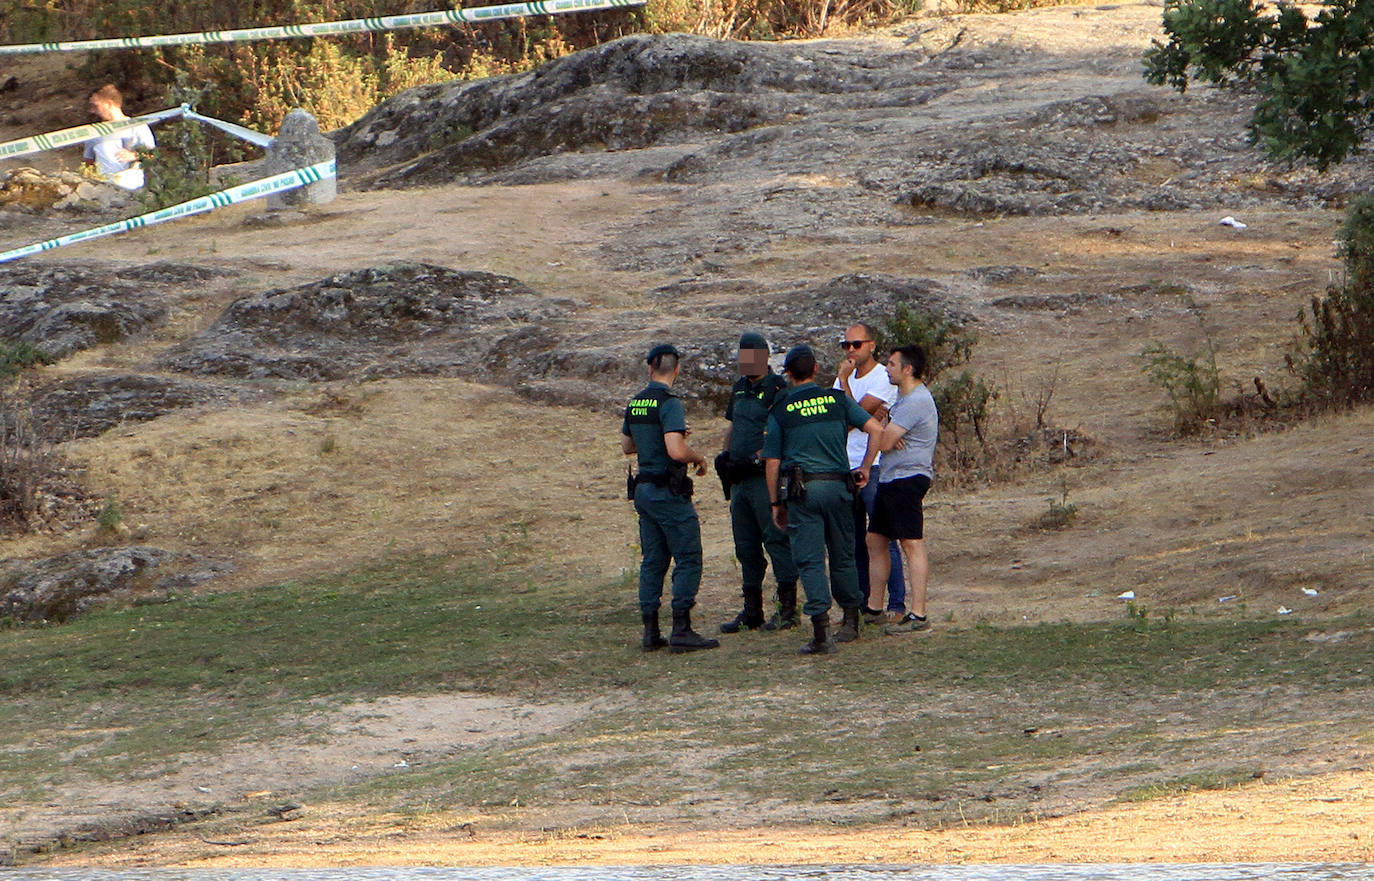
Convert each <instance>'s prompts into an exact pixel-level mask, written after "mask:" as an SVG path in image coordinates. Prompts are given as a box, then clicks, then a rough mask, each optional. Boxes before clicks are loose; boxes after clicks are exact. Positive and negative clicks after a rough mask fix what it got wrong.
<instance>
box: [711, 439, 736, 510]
mask: <svg viewBox="0 0 1374 881" xmlns="http://www.w3.org/2000/svg"><path fill="white" fill-rule="evenodd" d="M730 462H731V459H730V451H729V450H725V451H723V452H721V453H720V455H718V456H716V458H715V462H714V464H715V466H716V476H717V477H719V478H720V491H721V492H722V493H724V494H725V501H727V502H728V501H730V487H732V486H734V485H735V482H736V481H735V480H734V476H733V475H734V472H733V470H732V469H731V468H730Z"/></svg>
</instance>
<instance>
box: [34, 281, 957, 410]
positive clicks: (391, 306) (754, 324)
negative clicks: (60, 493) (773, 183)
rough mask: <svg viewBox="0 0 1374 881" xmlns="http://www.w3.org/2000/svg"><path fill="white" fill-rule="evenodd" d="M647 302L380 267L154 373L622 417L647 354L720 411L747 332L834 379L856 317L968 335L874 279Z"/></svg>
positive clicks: (920, 291)
mask: <svg viewBox="0 0 1374 881" xmlns="http://www.w3.org/2000/svg"><path fill="white" fill-rule="evenodd" d="M650 299H651V300H652V301H654V303H655V304H656V305H655V306H654V308H652V309H651V310H631V311H622V312H619V313H617V314H615V315H613V316H607V315H600V314H596V313H594V312H590V311H588V310H585V309H582V310H579V307H578V304H576V303H573V302H572V301H569V300H563V299H557V298H550V297H545V296H542V295H540V294H539V293H538V292H536V291H534V290H532V289H530V288H528V287H526V286H525V285H523V284H521V283H520V282H519V281H517V280H516V279H513V278H508V277H505V276H498V275H492V274H490V273H486V272H471V271H461V270H455V269H448V268H445V267H441V266H433V265H428V264H419V263H402V264H396V265H392V266H378V267H373V268H371V269H365V270H359V271H356V272H350V273H345V274H343V275H338V276H333V277H330V278H326V279H322V280H320V281H318V282H313V283H310V284H306V285H301V286H300V287H296V288H291V289H289V290H279V291H269V292H267V293H263V294H258V295H255V296H251V297H246V298H244V299H241V300H239V301H237V302H235V303H234V304H232V305H231V306H230V307H229V308H228V309H227V310H226V311H225V313H224V314H223V315H222V316H221V317H220V318H219V319H218V320H217V321H215V323H214V324H212V325H211V326H210V327H208V328H206V329H205V330H204V331H202V332H201V333H200V334H198V335H196V336H195V337H193V338H192V339H190V340H188V341H186V342H185V343H183V344H180V345H178V346H175V347H173V348H172V349H170V350H168V351H167V352H166V353H165V354H164V355H163V356H162V358H161V359H160V364H161V366H163V367H166V368H169V369H173V370H178V371H185V372H190V373H198V374H203V375H218V376H235V377H246V378H254V379H266V378H277V379H292V380H307V381H328V380H344V379H353V380H361V379H369V378H376V377H383V376H404V375H417V374H427V375H441V376H459V377H463V378H466V379H471V380H474V381H480V382H495V383H499V384H502V385H506V386H509V387H511V388H514V389H516V390H517V391H519V392H520V393H522V394H524V395H527V396H529V397H531V398H534V399H536V400H540V401H544V402H548V403H555V404H563V405H570V406H583V407H593V408H598V409H606V408H617V407H619V406H620V405H621V404H623V400H622V398H623V397H624V394H625V390H626V389H627V388H629V387H631V386H634V385H635V384H637V383H639V382H641V381H642V380H643V379H644V354H645V352H647V351H648V349H649V348H650V346H652V345H653V344H655V343H659V342H665V341H671V342H673V343H675V344H676V345H677V346H678V348H679V349H681V350H682V351H683V352H684V354H685V355H686V356H687V357H686V359H685V361H684V364H683V370H684V377H685V378H686V380H687V381H685V382H684V383H683V388H684V394H685V395H687V396H688V397H690V398H692V399H697V400H702V401H705V402H707V403H709V404H711V405H713V406H718V407H723V406H724V402H725V398H726V395H727V394H728V391H729V388H730V386H731V384H733V382H734V381H735V378H736V376H737V368H736V364H735V355H736V343H737V341H738V339H739V334H740V332H741V330H743V329H754V330H761V331H763V332H764V333H765V334H766V335H767V336H768V337H769V338H770V339H771V340H772V341H773V343H774V348H775V355H777V356H778V357H779V359H780V357H781V354H782V352H783V351H784V350H785V349H786V348H787V347H788V346H791V345H793V344H795V343H798V342H809V343H813V344H816V345H817V346H818V347H819V349H820V353H819V354H820V359H821V363H822V366H823V367H826V368H827V369H829V368H833V366H834V364H835V363H837V362H838V360H839V354H840V353H839V350H838V349H837V348H836V347H835V346H834V345H833V343H834V341H835V340H836V339H838V338H839V335H840V333H841V332H842V331H843V330H844V328H845V326H847V325H848V323H849V322H851V321H853V320H854V318H855V316H861V315H862V316H876V315H886V314H891V312H892V310H893V308H894V307H895V306H896V305H897V304H908V305H911V306H912V307H914V308H916V309H918V310H920V311H934V312H938V313H941V314H947V315H951V316H953V317H956V318H959V319H960V320H972V318H971V316H968V315H965V314H964V313H962V312H959V311H958V310H956V309H955V308H954V306H953V305H952V302H953V301H952V299H951V298H950V297H949V296H948V295H947V292H946V291H945V289H944V287H943V286H942V285H940V284H938V283H936V282H933V281H930V280H928V279H919V278H902V277H898V276H889V275H881V274H851V275H845V276H840V277H838V278H835V279H831V280H830V281H827V282H824V283H821V284H818V285H805V286H794V285H778V286H772V287H767V286H763V285H760V284H757V283H754V282H749V281H744V280H738V281H729V280H722V281H683V282H675V283H673V284H669V285H665V286H663V287H660V288H657V289H655V290H653V291H651V292H650ZM211 390H213V387H211ZM212 393H215V394H222V393H224V390H223V389H220V390H219V391H218V392H213V391H212ZM72 394H73V395H74V394H75V393H72ZM167 394H169V395H178V394H180V395H186V394H190V395H191V397H193V398H195V397H197V395H199V394H201V391H197V390H194V389H193V390H190V391H189V392H188V390H186V389H184V388H183V387H179V386H178V387H176V388H171V389H168V391H167ZM58 400H60V399H58Z"/></svg>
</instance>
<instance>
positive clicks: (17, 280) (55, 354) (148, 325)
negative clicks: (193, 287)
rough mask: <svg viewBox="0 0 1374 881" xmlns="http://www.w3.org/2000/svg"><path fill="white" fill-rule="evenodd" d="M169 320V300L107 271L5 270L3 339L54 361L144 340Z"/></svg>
mask: <svg viewBox="0 0 1374 881" xmlns="http://www.w3.org/2000/svg"><path fill="white" fill-rule="evenodd" d="M166 318H167V303H166V300H165V298H164V297H163V296H161V295H160V294H159V293H154V292H153V291H152V290H150V289H149V286H148V285H146V284H141V283H139V282H136V281H126V280H123V279H120V278H118V277H116V276H114V275H113V274H112V273H111V272H110V271H107V270H102V269H98V268H87V267H81V266H63V265H53V264H42V265H37V264H30V265H24V264H20V265H10V266H5V267H0V340H5V341H11V342H14V341H21V342H27V343H30V344H31V345H33V346H34V347H35V348H36V349H38V350H39V351H40V352H42V353H43V354H44V355H47V356H48V357H49V358H64V357H66V356H68V355H70V354H72V353H73V352H76V351H79V350H81V349H88V348H91V347H92V346H96V345H99V344H102V343H115V342H120V341H123V340H126V339H129V338H131V337H135V336H138V335H140V334H143V333H146V332H147V331H148V330H150V329H152V328H154V327H157V326H158V325H160V324H161V323H162V322H163V321H165V320H166Z"/></svg>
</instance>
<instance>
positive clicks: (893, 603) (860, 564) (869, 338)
mask: <svg viewBox="0 0 1374 881" xmlns="http://www.w3.org/2000/svg"><path fill="white" fill-rule="evenodd" d="M840 345H841V346H843V347H844V351H845V358H844V360H843V361H841V362H840V369H839V375H838V376H836V377H835V388H837V389H840V390H842V391H844V393H845V394H847V395H849V397H851V398H853V399H854V400H855V401H857V402H858V403H859V406H860V407H863V408H864V409H865V410H867V411H868V413H869V414H870V415H872V416H874V417H875V418H877V420H878V421H879V422H885V421H886V419H887V409H888V407H890V406H892V402H893V401H895V400H897V386H895V385H893V384H892V382H891V381H890V380H889V379H888V377H887V370H886V369H885V368H884V367H883V365H882V364H881V363H879V361H878V359H877V358H876V357H875V353H874V347H875V346H876V345H877V343H876V341H875V334H874V332H873V328H872V327H871V326H869V325H867V324H865V323H863V322H862V321H860V322H858V323H857V324H854V325H852V326H851V327H850V328H849V329H848V330H847V331H845V335H844V340H842V341H841V342H840ZM848 443H849V467H850V469H851V470H852V469H856V468H858V467H859V466H861V465H862V464H863V461H864V453H865V452H866V450H867V448H868V436H867V435H866V434H864V433H863V432H862V431H858V430H851V431H850V432H849V438H848ZM873 467H874V468H878V467H879V466H877V465H875V466H873ZM877 475H878V472H870V473H869V478H868V485H867V486H865V487H864V488H863V489H862V490H861V491H860V493H859V498H860V499H862V501H863V504H855V505H854V535H855V536H856V539H857V541H856V543H855V547H854V564H855V566H856V567H857V568H858V570H859V589H860V590H863V591H867V590H868V546H867V544H865V542H864V535H865V533H867V531H868V518H869V517H870V516H872V514H873V499H874V496H875V494H876V493H877V490H878V476H877ZM888 555H889V558H890V560H891V564H892V569H891V572H890V574H889V577H888V580H887V602H888V608H887V611H884V610H883V609H875V608H872V607H871V606H870V605H869V604H867V603H865V605H864V615H865V617H867V618H868V619H869V623H871V624H876V623H888V624H890V623H894V622H896V621H900V620H901V619H902V617H903V615H904V614H905V613H906V581H905V580H904V577H903V574H902V557H901V553H900V551H899V550H898V548H897V543H896V542H892V543H891V544H890V545H889V546H888Z"/></svg>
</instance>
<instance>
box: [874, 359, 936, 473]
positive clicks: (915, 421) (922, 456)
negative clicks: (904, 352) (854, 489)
mask: <svg viewBox="0 0 1374 881" xmlns="http://www.w3.org/2000/svg"><path fill="white" fill-rule="evenodd" d="M893 357H898V356H896V355H894V356H893ZM887 424H888V427H892V426H900V427H901V428H902V429H903V432H904V433H903V434H902V437H901V440H902V442H901V444H900V445H899V446H896V447H893V448H892V449H890V450H888V451H887V452H885V453H883V455H882V458H881V459H879V460H878V461H879V462H880V463H881V465H882V470H880V471H879V472H878V483H879V485H881V484H884V483H891V482H892V481H894V480H897V479H899V478H902V477H914V476H916V475H917V474H924V475H925V476H926V477H929V478H931V479H934V477H935V442H936V441H937V440H938V439H939V436H940V411H939V410H937V409H936V408H935V398H933V397H931V394H930V389H929V388H927V387H926V384H925V383H924V382H921V381H920V380H919V379H918V380H916V387H915V388H914V389H912V390H911V391H910V392H908V393H904V394H900V395H898V396H897V400H896V401H895V402H894V403H893V404H892V408H891V409H890V410H888V423H887Z"/></svg>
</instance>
